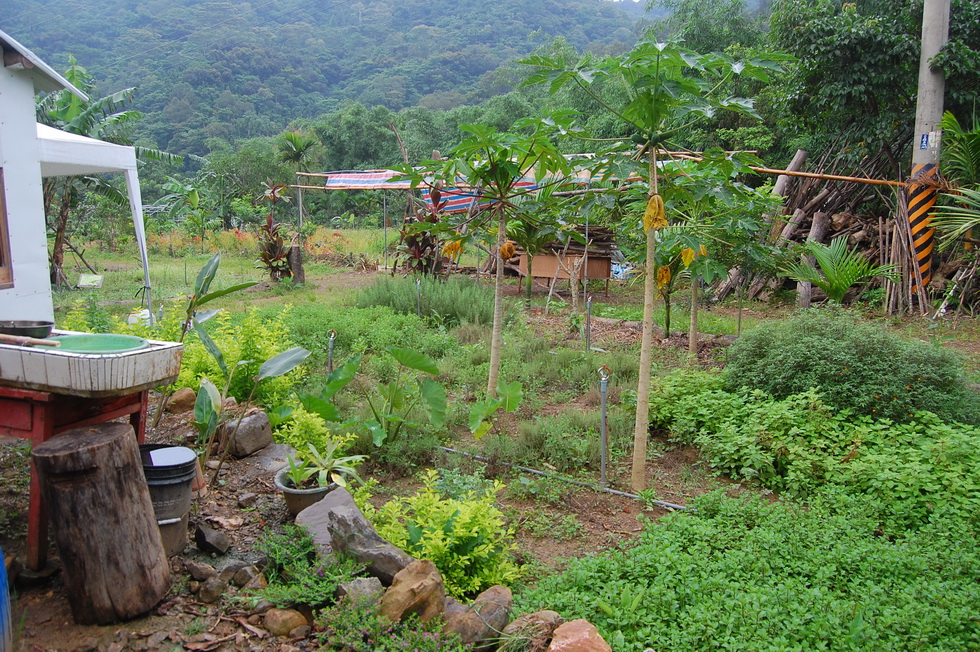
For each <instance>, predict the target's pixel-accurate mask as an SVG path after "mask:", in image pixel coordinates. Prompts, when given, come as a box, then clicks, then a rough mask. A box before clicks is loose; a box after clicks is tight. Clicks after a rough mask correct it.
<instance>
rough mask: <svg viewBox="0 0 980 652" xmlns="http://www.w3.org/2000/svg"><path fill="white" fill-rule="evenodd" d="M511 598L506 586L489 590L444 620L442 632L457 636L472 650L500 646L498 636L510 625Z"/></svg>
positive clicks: (512, 598) (490, 648) (493, 587)
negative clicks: (462, 609)
mask: <svg viewBox="0 0 980 652" xmlns="http://www.w3.org/2000/svg"><path fill="white" fill-rule="evenodd" d="M513 603H514V597H513V595H512V594H511V592H510V589H508V588H507V587H506V586H499V585H498V586H491V587H490V588H489V589H487V590H486V591H484V592H483V593H481V594H480V595H478V596H476V600H474V601H473V604H471V605H470V607H469V608H468V609H467V610H466V611H463V612H461V613H455V614H452V615H451V616H449V617H448V619H447V620H446V625H445V627H443V631H445V632H452V633H455V634H459V637H460V639H462V642H463V643H464V644H469V645H472V646H473V649H474V650H492V649H494V648H495V647H496V646H497V645H498V644H499V643H500V632H501V631H502V630H503V629H504V627H505V626H506V625H507V623H508V622H509V621H510V608H511V605H512V604H513Z"/></svg>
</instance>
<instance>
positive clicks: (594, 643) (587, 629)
mask: <svg viewBox="0 0 980 652" xmlns="http://www.w3.org/2000/svg"><path fill="white" fill-rule="evenodd" d="M548 652H612V648H611V647H609V643H606V641H605V639H603V638H602V635H600V634H599V630H597V629H596V628H595V625H593V624H592V623H590V622H589V621H587V620H582V619H579V620H572V621H569V622H567V623H565V624H564V625H559V626H558V628H557V629H556V630H555V634H554V637H553V638H552V639H551V645H549V646H548Z"/></svg>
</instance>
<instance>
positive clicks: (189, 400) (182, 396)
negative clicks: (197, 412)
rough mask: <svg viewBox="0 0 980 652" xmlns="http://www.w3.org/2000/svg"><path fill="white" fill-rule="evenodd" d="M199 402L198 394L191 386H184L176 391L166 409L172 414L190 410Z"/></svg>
mask: <svg viewBox="0 0 980 652" xmlns="http://www.w3.org/2000/svg"><path fill="white" fill-rule="evenodd" d="M196 402H197V394H195V393H194V390H193V389H191V388H190V387H182V388H180V389H178V390H177V391H176V392H174V393H173V394H172V395H171V397H170V399H169V400H168V401H167V408H166V411H167V412H170V413H172V414H180V413H181V412H190V411H191V410H193V409H194V404H195V403H196Z"/></svg>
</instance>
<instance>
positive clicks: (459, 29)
mask: <svg viewBox="0 0 980 652" xmlns="http://www.w3.org/2000/svg"><path fill="white" fill-rule="evenodd" d="M5 4H6V9H7V10H6V12H5V18H4V30H5V31H7V32H8V33H10V34H12V35H14V36H15V38H17V39H18V40H20V41H21V42H22V43H24V44H25V45H26V46H28V47H30V48H31V49H33V50H34V51H35V52H36V53H37V54H38V55H40V56H41V57H42V58H43V59H45V60H46V61H47V62H49V63H50V64H52V65H53V66H55V68H57V69H64V68H65V66H66V63H67V57H68V55H69V54H74V56H75V58H76V59H77V60H78V62H79V63H80V64H81V65H82V66H84V67H85V68H87V69H88V71H89V72H90V73H91V74H92V75H93V76H94V77H95V79H96V82H97V85H98V89H99V91H100V92H101V93H102V94H106V93H110V92H115V91H117V90H120V89H123V88H127V87H130V86H136V87H137V89H138V92H137V94H136V97H135V101H134V104H133V106H132V108H134V109H137V110H139V111H141V112H143V113H144V114H145V117H144V119H143V121H142V125H141V127H140V135H141V136H142V137H143V138H144V139H146V140H147V141H149V142H151V143H152V144H153V145H154V146H159V147H161V148H164V149H167V150H170V151H173V152H176V153H179V154H196V155H205V154H207V153H208V151H209V148H208V146H207V143H206V141H207V140H208V139H209V138H214V137H218V138H222V139H224V140H227V141H230V142H234V141H237V140H240V139H243V138H250V137H255V136H268V135H274V134H276V133H278V132H279V131H280V130H282V129H283V128H284V127H286V125H287V124H288V123H290V122H291V121H293V120H296V119H301V118H313V117H316V116H318V115H320V114H323V113H327V112H330V111H332V110H334V109H337V108H339V107H340V106H341V103H342V102H343V101H345V100H352V101H356V102H359V103H361V104H364V105H365V106H376V105H377V106H384V107H387V108H389V109H392V110H395V111H397V110H399V109H402V108H405V107H410V106H415V105H420V106H423V107H426V108H429V109H435V110H439V109H450V108H453V107H455V106H460V105H464V104H475V103H479V102H482V101H484V100H486V99H488V98H489V97H492V96H495V95H499V94H500V93H503V92H507V91H508V90H511V89H512V88H513V86H514V77H513V74H512V70H513V68H514V61H516V60H517V59H518V58H520V57H522V56H524V55H526V54H528V53H529V52H530V51H532V50H533V49H534V48H535V47H537V46H540V45H542V44H543V43H546V42H548V41H550V40H551V39H552V38H554V37H559V36H560V37H563V38H564V39H566V40H567V41H568V42H569V43H570V44H572V45H573V46H574V47H576V48H578V49H585V50H593V51H596V52H601V53H619V52H623V51H625V50H627V49H629V47H630V46H631V45H632V43H633V42H634V41H635V39H636V36H637V30H638V29H640V28H639V27H638V25H637V18H639V17H640V16H642V14H643V13H644V5H642V4H638V3H633V2H625V3H614V2H608V1H606V0H501V1H500V2H494V3H492V4H489V5H488V4H487V3H485V2H480V1H478V0H455V1H453V2H450V1H449V0H424V1H423V0H397V1H396V0H365V1H363V2H354V3H346V2H339V1H336V0H334V1H332V2H327V3H320V2H310V1H309V0H285V1H282V0H277V1H276V2H261V3H251V2H244V1H241V0H226V1H209V0H154V1H151V2H141V3H133V2H130V1H129V0H106V1H105V2H100V3H91V2H81V1H80V0H8V2H7V3H5Z"/></svg>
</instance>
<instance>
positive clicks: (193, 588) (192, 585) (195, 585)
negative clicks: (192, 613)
mask: <svg viewBox="0 0 980 652" xmlns="http://www.w3.org/2000/svg"><path fill="white" fill-rule="evenodd" d="M187 590H188V591H190V592H191V593H197V592H198V591H200V590H201V583H200V582H198V581H197V580H191V581H190V582H188V583H187Z"/></svg>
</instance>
